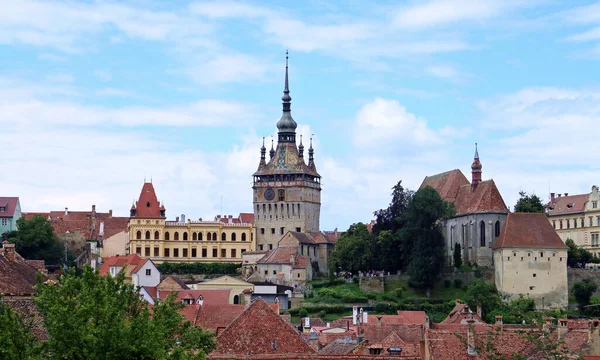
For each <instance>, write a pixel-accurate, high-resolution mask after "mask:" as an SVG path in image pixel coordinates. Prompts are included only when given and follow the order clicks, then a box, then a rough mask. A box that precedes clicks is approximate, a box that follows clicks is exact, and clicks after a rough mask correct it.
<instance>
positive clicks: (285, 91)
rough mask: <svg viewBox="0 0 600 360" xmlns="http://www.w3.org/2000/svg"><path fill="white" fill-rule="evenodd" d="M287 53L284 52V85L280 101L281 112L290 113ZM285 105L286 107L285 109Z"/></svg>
mask: <svg viewBox="0 0 600 360" xmlns="http://www.w3.org/2000/svg"><path fill="white" fill-rule="evenodd" d="M288 59H289V56H288V51H287V50H286V51H285V84H284V86H283V96H282V97H281V100H283V111H290V106H291V101H292V97H291V96H290V82H289V80H288ZM286 105H287V107H286Z"/></svg>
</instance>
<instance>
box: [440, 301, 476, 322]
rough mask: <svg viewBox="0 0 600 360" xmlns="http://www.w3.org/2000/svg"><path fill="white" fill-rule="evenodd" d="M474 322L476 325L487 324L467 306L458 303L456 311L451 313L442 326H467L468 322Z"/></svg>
mask: <svg viewBox="0 0 600 360" xmlns="http://www.w3.org/2000/svg"><path fill="white" fill-rule="evenodd" d="M470 320H473V321H474V323H475V324H485V322H484V321H483V320H482V319H481V318H480V317H479V315H477V313H474V312H473V311H472V310H471V309H470V308H469V305H467V304H461V303H460V302H458V300H457V303H456V305H455V306H454V309H452V311H450V313H449V314H448V316H446V318H445V319H444V320H443V321H442V322H441V323H440V324H467V321H470Z"/></svg>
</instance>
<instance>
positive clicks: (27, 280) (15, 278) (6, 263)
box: [0, 241, 47, 299]
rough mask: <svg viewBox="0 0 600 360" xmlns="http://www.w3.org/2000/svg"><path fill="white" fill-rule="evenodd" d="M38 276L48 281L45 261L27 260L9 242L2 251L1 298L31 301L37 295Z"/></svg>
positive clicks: (4, 244) (0, 253)
mask: <svg viewBox="0 0 600 360" xmlns="http://www.w3.org/2000/svg"><path fill="white" fill-rule="evenodd" d="M36 274H39V276H41V278H42V280H45V279H47V277H46V275H45V274H46V272H45V270H44V261H43V260H25V259H23V257H22V256H21V255H19V254H18V253H17V252H16V250H15V245H14V244H9V243H8V242H7V241H4V242H3V243H2V248H1V249H0V297H1V298H4V299H29V298H31V296H32V295H33V294H34V293H35V285H36V284H37V280H36V276H38V275H36Z"/></svg>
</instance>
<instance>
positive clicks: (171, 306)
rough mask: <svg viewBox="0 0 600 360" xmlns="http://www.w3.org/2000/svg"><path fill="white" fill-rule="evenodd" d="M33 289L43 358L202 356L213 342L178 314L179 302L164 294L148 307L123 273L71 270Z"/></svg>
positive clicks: (198, 357)
mask: <svg viewBox="0 0 600 360" xmlns="http://www.w3.org/2000/svg"><path fill="white" fill-rule="evenodd" d="M36 292H37V294H38V295H37V296H36V297H35V298H34V301H35V302H36V304H37V306H38V310H39V312H40V314H41V315H42V316H43V318H44V326H45V328H46V330H47V331H48V336H49V339H48V341H47V342H46V343H45V344H44V346H45V350H46V354H45V355H46V357H47V358H49V359H203V358H204V356H205V355H206V354H208V353H209V352H210V351H212V349H214V346H215V344H214V341H213V339H212V335H211V334H209V333H206V332H204V331H202V329H200V328H194V326H193V325H192V324H190V323H189V322H188V321H186V320H185V318H184V317H183V316H182V315H181V314H180V313H179V309H180V308H181V307H182V306H183V305H182V304H178V303H174V302H173V301H172V298H169V299H167V300H166V301H164V302H161V301H159V302H157V303H156V304H155V305H154V306H153V307H152V308H150V307H149V305H148V303H147V302H145V301H144V300H143V299H142V298H141V297H140V295H139V293H138V292H137V290H136V289H135V287H134V286H133V285H131V284H125V283H124V275H123V273H121V274H119V275H118V276H117V277H116V278H113V277H111V276H102V277H100V276H98V273H97V271H94V270H92V269H91V268H90V267H86V268H85V269H84V270H83V273H82V274H81V276H77V275H76V274H75V271H74V270H71V271H69V272H67V273H66V274H65V275H63V276H61V277H60V278H59V281H58V283H57V284H39V285H37V287H36Z"/></svg>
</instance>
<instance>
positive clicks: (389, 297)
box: [381, 293, 396, 301]
mask: <svg viewBox="0 0 600 360" xmlns="http://www.w3.org/2000/svg"><path fill="white" fill-rule="evenodd" d="M381 298H382V299H383V300H386V301H396V297H395V296H394V295H393V294H390V293H384V294H382V295H381Z"/></svg>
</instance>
